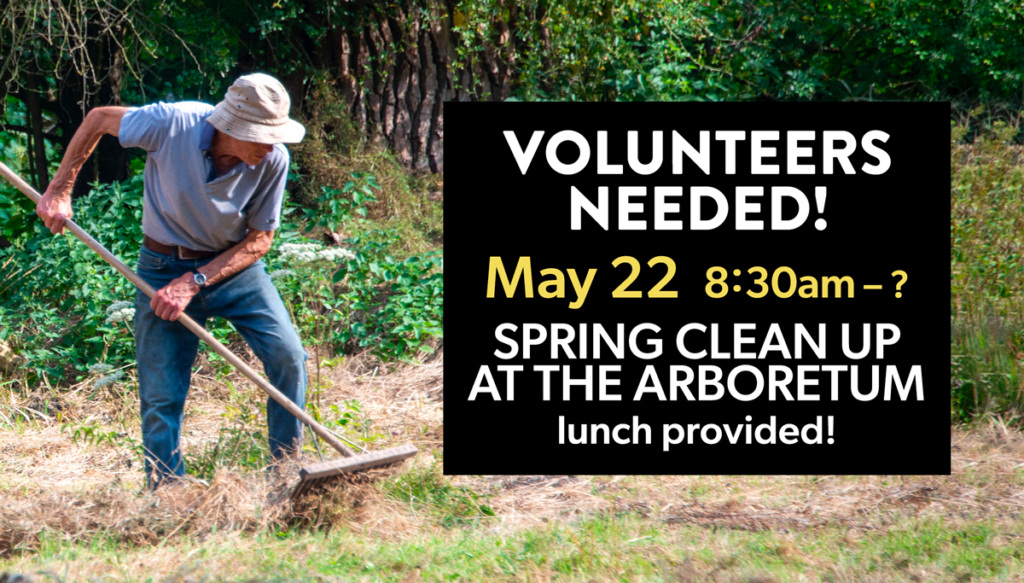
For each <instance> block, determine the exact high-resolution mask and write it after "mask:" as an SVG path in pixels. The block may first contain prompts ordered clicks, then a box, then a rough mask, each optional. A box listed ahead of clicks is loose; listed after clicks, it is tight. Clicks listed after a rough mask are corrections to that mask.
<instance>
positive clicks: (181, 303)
mask: <svg viewBox="0 0 1024 583" xmlns="http://www.w3.org/2000/svg"><path fill="white" fill-rule="evenodd" d="M273 242H274V232H273V231H256V230H250V231H249V234H248V235H246V236H245V239H242V240H241V241H240V242H239V243H238V244H237V245H235V246H234V247H232V248H230V249H228V250H227V251H225V252H223V253H221V254H220V255H218V256H217V257H216V258H215V259H214V260H213V261H211V262H209V263H207V264H206V265H204V266H203V267H202V268H200V269H199V273H202V274H203V275H205V276H206V285H211V284H214V283H217V282H218V281H223V280H225V279H227V278H229V277H231V276H232V275H234V274H236V273H238V272H239V271H242V270H243V269H245V268H246V267H249V266H250V265H252V264H253V263H256V261H257V260H258V259H259V258H260V257H263V256H264V255H266V254H267V251H270V244H271V243H273ZM197 293H199V286H198V285H196V283H195V281H194V280H193V274H191V273H186V274H185V275H183V276H181V277H179V278H178V279H175V280H173V281H171V283H169V284H167V286H166V287H164V288H163V289H161V290H160V291H158V292H157V293H156V295H155V296H153V300H152V301H151V302H150V303H149V305H150V307H151V308H153V311H154V312H156V315H157V316H159V317H161V318H163V319H164V320H177V319H178V316H180V315H181V313H182V312H184V311H185V307H186V306H188V304H189V302H191V301H192V298H193V296H195V295H196V294H197Z"/></svg>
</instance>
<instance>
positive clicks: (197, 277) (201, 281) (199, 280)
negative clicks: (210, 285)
mask: <svg viewBox="0 0 1024 583" xmlns="http://www.w3.org/2000/svg"><path fill="white" fill-rule="evenodd" d="M192 281H194V282H196V285H198V286H199V287H206V276H205V275H203V274H202V273H199V272H196V273H195V274H193V275H192Z"/></svg>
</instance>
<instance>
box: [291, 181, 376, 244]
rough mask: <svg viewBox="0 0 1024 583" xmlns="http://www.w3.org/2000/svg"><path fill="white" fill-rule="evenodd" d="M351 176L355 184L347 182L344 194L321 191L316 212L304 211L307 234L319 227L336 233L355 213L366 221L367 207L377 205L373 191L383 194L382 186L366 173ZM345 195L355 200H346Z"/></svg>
mask: <svg viewBox="0 0 1024 583" xmlns="http://www.w3.org/2000/svg"><path fill="white" fill-rule="evenodd" d="M350 176H351V177H352V180H349V181H348V182H346V183H345V186H344V187H343V188H342V189H341V190H338V189H337V188H331V187H330V186H322V187H321V188H322V189H323V194H322V195H321V196H319V197H317V199H316V206H315V208H308V209H305V217H304V218H305V219H306V229H305V232H306V233H308V232H310V231H311V230H313V229H315V228H317V227H323V228H326V229H327V230H328V231H330V232H332V233H333V232H335V231H337V230H338V226H339V225H341V224H342V223H345V222H348V221H349V220H350V219H352V213H353V212H354V213H356V214H358V215H360V217H361V219H360V220H365V219H366V205H368V204H370V203H373V202H377V198H376V197H375V196H373V190H374V189H376V190H378V191H379V190H381V187H380V184H377V179H376V178H375V177H374V176H373V175H372V174H367V173H365V172H351V173H350ZM350 193H351V194H350ZM343 194H349V196H351V197H352V199H351V200H349V199H347V198H345V197H343V196H342V195H343Z"/></svg>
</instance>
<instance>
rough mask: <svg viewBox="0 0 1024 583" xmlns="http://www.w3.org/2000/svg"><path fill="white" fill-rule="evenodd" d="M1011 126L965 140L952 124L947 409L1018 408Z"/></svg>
mask: <svg viewBox="0 0 1024 583" xmlns="http://www.w3.org/2000/svg"><path fill="white" fill-rule="evenodd" d="M1019 125H1020V124H1019V122H1018V123H1017V124H1008V123H1006V122H1004V121H997V122H994V123H993V124H992V125H991V126H989V127H987V128H985V130H983V131H981V132H979V133H978V135H977V136H976V137H975V138H974V139H973V140H971V141H968V140H966V139H965V137H966V136H967V134H968V124H967V123H962V124H957V125H954V126H953V131H952V144H951V151H950V155H951V156H952V176H951V184H952V192H951V200H950V213H951V222H950V288H951V289H950V303H951V305H950V339H951V351H952V358H951V362H950V369H951V374H950V376H951V393H952V394H951V415H952V419H953V421H970V420H973V419H976V418H978V417H984V416H1000V417H1003V418H1004V419H1007V418H1008V419H1017V420H1019V419H1020V418H1021V417H1022V413H1024V374H1022V366H1024V154H1022V151H1021V150H1022V149H1021V146H1020V145H1018V144H1015V138H1016V136H1017V135H1018V132H1019V130H1020V127H1019Z"/></svg>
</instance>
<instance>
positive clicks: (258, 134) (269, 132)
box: [209, 73, 306, 144]
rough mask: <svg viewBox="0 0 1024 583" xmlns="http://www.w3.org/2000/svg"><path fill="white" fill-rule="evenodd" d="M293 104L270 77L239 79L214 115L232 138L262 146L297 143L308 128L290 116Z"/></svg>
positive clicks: (213, 121)
mask: <svg viewBox="0 0 1024 583" xmlns="http://www.w3.org/2000/svg"><path fill="white" fill-rule="evenodd" d="M291 106H292V102H291V99H289V98H288V92H287V91H286V90H285V88H284V85H281V82H280V81H278V80H277V79H274V78H273V77H271V76H270V75H264V74H263V73H253V74H252V75H243V76H241V77H239V78H238V79H237V80H236V81H235V82H234V83H233V84H232V85H231V87H229V88H228V92H227V93H225V94H224V101H221V102H220V103H218V104H217V107H216V108H215V109H214V110H213V113H212V114H210V118H209V121H210V123H211V124H212V125H213V127H215V128H217V129H218V130H220V131H222V132H224V133H226V134H227V135H229V136H231V137H232V138H235V139H239V140H242V141H245V142H256V143H258V144H297V143H299V142H301V141H302V137H303V136H305V135H306V128H304V127H302V124H300V123H299V122H297V121H295V120H293V119H290V118H289V117H288V110H289V109H291Z"/></svg>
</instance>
